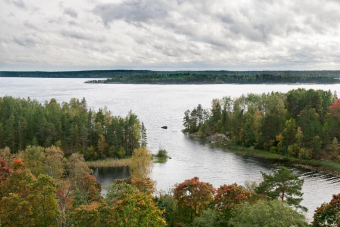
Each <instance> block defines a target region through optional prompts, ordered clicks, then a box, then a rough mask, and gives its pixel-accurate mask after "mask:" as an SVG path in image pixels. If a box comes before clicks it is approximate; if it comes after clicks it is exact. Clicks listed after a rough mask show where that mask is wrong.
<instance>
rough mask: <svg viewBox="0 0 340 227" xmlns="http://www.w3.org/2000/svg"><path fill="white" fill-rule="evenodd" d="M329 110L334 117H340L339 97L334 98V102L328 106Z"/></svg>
mask: <svg viewBox="0 0 340 227" xmlns="http://www.w3.org/2000/svg"><path fill="white" fill-rule="evenodd" d="M329 111H330V112H331V114H332V116H333V117H335V118H340V99H337V100H335V102H334V103H332V105H331V106H330V107H329Z"/></svg>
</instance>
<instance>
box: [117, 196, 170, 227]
mask: <svg viewBox="0 0 340 227" xmlns="http://www.w3.org/2000/svg"><path fill="white" fill-rule="evenodd" d="M162 213H163V212H162V211H161V210H160V209H159V208H158V207H157V205H156V204H155V203H154V202H153V200H152V197H151V196H150V195H146V194H144V193H131V194H130V193H129V194H128V193H125V194H124V196H123V199H121V200H118V201H117V202H116V203H115V204H114V206H113V214H114V216H113V220H114V226H121V227H125V226H131V227H139V226H145V227H146V226H148V227H161V226H166V222H165V220H164V219H163V217H162Z"/></svg>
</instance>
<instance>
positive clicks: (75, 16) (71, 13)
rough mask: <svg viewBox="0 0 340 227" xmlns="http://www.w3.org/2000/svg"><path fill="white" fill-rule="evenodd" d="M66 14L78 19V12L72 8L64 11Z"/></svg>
mask: <svg viewBox="0 0 340 227" xmlns="http://www.w3.org/2000/svg"><path fill="white" fill-rule="evenodd" d="M64 14H66V15H69V16H70V17H73V18H77V17H78V14H77V12H76V11H75V10H74V9H72V8H66V9H64Z"/></svg>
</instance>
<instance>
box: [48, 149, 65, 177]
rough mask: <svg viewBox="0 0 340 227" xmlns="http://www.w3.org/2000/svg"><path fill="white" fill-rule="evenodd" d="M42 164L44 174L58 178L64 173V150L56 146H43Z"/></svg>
mask: <svg viewBox="0 0 340 227" xmlns="http://www.w3.org/2000/svg"><path fill="white" fill-rule="evenodd" d="M43 164H44V169H45V171H44V172H45V173H46V174H48V175H49V176H51V177H52V178H53V179H60V178H61V177H62V176H63V175H64V173H65V164H66V158H65V157H64V152H63V151H62V150H61V149H60V148H59V147H56V146H51V147H48V148H45V158H44V160H43Z"/></svg>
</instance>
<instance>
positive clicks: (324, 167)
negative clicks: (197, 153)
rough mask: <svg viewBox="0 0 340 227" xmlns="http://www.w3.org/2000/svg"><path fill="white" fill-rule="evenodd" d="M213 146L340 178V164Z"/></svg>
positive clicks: (222, 145)
mask: <svg viewBox="0 0 340 227" xmlns="http://www.w3.org/2000/svg"><path fill="white" fill-rule="evenodd" d="M211 145H212V146H217V147H221V148H223V149H224V150H226V151H231V152H233V153H236V154H239V155H244V156H250V157H257V158H264V159H270V160H274V161H284V162H287V163H289V164H292V165H294V166H296V167H299V168H304V169H308V170H311V171H318V172H323V173H327V174H332V175H334V176H339V177H340V163H338V162H332V161H326V160H314V159H313V160H305V159H300V158H294V157H288V156H285V155H281V154H276V153H271V152H268V151H265V150H260V149H252V148H247V147H243V146H238V145H234V144H219V143H215V144H211Z"/></svg>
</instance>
